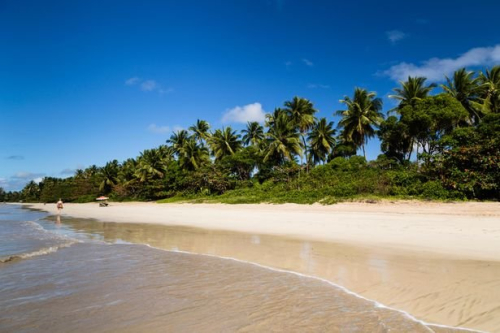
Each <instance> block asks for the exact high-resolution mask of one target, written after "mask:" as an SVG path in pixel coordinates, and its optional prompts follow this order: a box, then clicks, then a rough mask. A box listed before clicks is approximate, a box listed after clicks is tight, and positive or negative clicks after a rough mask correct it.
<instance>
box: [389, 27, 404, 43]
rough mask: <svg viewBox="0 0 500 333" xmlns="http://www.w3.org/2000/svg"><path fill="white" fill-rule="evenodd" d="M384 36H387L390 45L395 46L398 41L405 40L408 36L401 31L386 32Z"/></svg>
mask: <svg viewBox="0 0 500 333" xmlns="http://www.w3.org/2000/svg"><path fill="white" fill-rule="evenodd" d="M385 35H386V36H387V39H388V40H389V41H390V42H391V43H392V44H396V43H397V42H399V41H400V40H403V39H405V38H408V36H409V35H408V34H406V33H404V32H402V31H401V30H391V31H386V32H385Z"/></svg>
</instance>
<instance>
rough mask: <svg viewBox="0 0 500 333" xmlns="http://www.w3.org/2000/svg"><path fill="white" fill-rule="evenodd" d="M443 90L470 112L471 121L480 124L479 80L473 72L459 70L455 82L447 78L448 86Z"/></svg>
mask: <svg viewBox="0 0 500 333" xmlns="http://www.w3.org/2000/svg"><path fill="white" fill-rule="evenodd" d="M441 88H442V89H443V90H444V91H445V92H446V93H447V94H449V95H450V96H452V97H454V98H455V99H456V100H457V101H459V102H460V103H461V104H462V105H463V107H464V108H465V109H466V110H467V111H468V112H469V120H470V121H471V122H475V123H478V122H479V119H480V112H481V111H480V107H481V106H480V104H479V103H478V102H479V100H478V98H479V92H480V82H479V78H475V77H474V72H473V71H467V70H466V69H465V68H462V69H459V70H457V71H455V73H453V80H451V79H450V78H449V77H447V76H446V84H442V85H441Z"/></svg>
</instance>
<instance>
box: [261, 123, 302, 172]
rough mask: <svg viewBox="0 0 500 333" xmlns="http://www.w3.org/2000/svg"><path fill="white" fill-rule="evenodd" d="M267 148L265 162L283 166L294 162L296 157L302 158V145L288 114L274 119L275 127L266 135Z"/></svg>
mask: <svg viewBox="0 0 500 333" xmlns="http://www.w3.org/2000/svg"><path fill="white" fill-rule="evenodd" d="M266 137H267V140H266V141H267V147H266V150H265V152H264V162H267V161H268V160H270V159H274V160H276V162H277V163H279V164H281V163H283V162H285V161H292V160H293V158H294V156H296V155H299V156H302V145H301V143H300V134H299V133H298V131H297V128H296V127H295V126H294V124H292V123H291V122H289V120H288V117H287V116H286V114H281V115H280V116H279V117H277V118H275V119H274V123H273V126H272V127H270V128H269V131H268V132H267V133H266Z"/></svg>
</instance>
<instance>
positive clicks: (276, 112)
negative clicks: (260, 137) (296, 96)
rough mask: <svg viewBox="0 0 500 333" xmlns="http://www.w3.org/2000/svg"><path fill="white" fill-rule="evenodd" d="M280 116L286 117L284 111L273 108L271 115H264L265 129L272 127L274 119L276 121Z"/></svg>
mask: <svg viewBox="0 0 500 333" xmlns="http://www.w3.org/2000/svg"><path fill="white" fill-rule="evenodd" d="M282 115H286V110H284V109H282V108H275V109H274V111H273V113H268V114H266V123H265V125H266V127H273V126H274V124H275V122H276V119H278V118H279V117H281V116H282Z"/></svg>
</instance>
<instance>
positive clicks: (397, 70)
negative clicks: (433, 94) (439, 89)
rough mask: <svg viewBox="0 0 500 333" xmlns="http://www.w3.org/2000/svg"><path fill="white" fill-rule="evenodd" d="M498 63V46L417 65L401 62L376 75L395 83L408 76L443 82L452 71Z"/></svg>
mask: <svg viewBox="0 0 500 333" xmlns="http://www.w3.org/2000/svg"><path fill="white" fill-rule="evenodd" d="M498 62H500V44H498V45H495V46H491V47H477V48H473V49H470V50H469V51H467V52H465V53H464V54H462V55H460V56H458V57H456V58H431V59H429V60H426V61H423V62H422V63H421V64H419V65H415V64H413V63H407V62H401V63H399V64H397V65H394V66H392V67H390V68H389V69H387V70H385V71H382V72H379V73H378V74H381V75H384V76H388V77H390V78H391V79H393V80H395V81H403V80H406V79H407V78H408V76H423V77H426V78H427V79H428V80H429V81H436V82H441V81H444V76H445V75H446V76H450V75H451V74H453V72H454V71H456V70H457V69H460V68H463V67H470V66H489V65H492V64H495V63H498Z"/></svg>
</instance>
